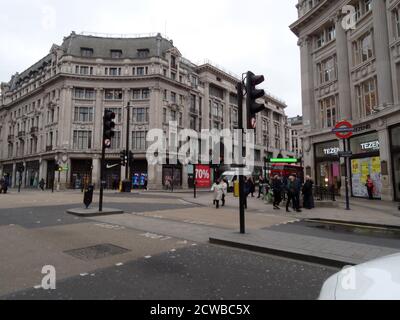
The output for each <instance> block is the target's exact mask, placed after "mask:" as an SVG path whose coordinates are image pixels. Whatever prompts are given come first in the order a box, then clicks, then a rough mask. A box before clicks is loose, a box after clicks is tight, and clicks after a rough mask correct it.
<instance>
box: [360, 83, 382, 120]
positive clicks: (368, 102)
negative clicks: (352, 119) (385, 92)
mask: <svg viewBox="0 0 400 320" xmlns="http://www.w3.org/2000/svg"><path fill="white" fill-rule="evenodd" d="M356 95H357V97H356V98H357V105H358V112H359V115H360V117H366V116H369V115H371V114H372V113H373V110H374V107H376V106H377V104H378V98H377V91H376V79H375V78H373V79H369V80H367V81H365V82H363V83H362V84H361V85H359V86H356Z"/></svg>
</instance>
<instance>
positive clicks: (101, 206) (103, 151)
mask: <svg viewBox="0 0 400 320" xmlns="http://www.w3.org/2000/svg"><path fill="white" fill-rule="evenodd" d="M105 164H106V146H105V143H104V140H103V141H102V148H101V164H100V199H99V212H102V211H103V193H104V184H103V180H104V171H105Z"/></svg>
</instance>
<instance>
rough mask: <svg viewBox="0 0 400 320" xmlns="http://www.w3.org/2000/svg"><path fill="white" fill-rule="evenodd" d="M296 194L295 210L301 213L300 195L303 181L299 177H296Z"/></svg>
mask: <svg viewBox="0 0 400 320" xmlns="http://www.w3.org/2000/svg"><path fill="white" fill-rule="evenodd" d="M295 187H296V189H295V194H294V207H293V209H294V210H296V211H297V212H301V210H300V194H301V188H302V181H301V180H300V178H299V177H298V176H295Z"/></svg>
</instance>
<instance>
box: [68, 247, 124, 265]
mask: <svg viewBox="0 0 400 320" xmlns="http://www.w3.org/2000/svg"><path fill="white" fill-rule="evenodd" d="M129 251H130V250H128V249H125V248H121V247H118V246H115V245H113V244H109V243H105V244H99V245H96V246H92V247H86V248H80V249H73V250H68V251H64V253H66V254H68V255H70V256H73V257H74V258H77V259H80V260H85V261H90V260H98V259H103V258H107V257H110V256H116V255H119V254H123V253H126V252H129Z"/></svg>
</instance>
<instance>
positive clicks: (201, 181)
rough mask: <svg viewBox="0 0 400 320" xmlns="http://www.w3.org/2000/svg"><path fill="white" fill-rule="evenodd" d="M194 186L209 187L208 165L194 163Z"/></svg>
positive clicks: (209, 170) (209, 173)
mask: <svg viewBox="0 0 400 320" xmlns="http://www.w3.org/2000/svg"><path fill="white" fill-rule="evenodd" d="M196 186H197V187H198V188H210V187H211V169H210V166H204V165H196Z"/></svg>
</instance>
